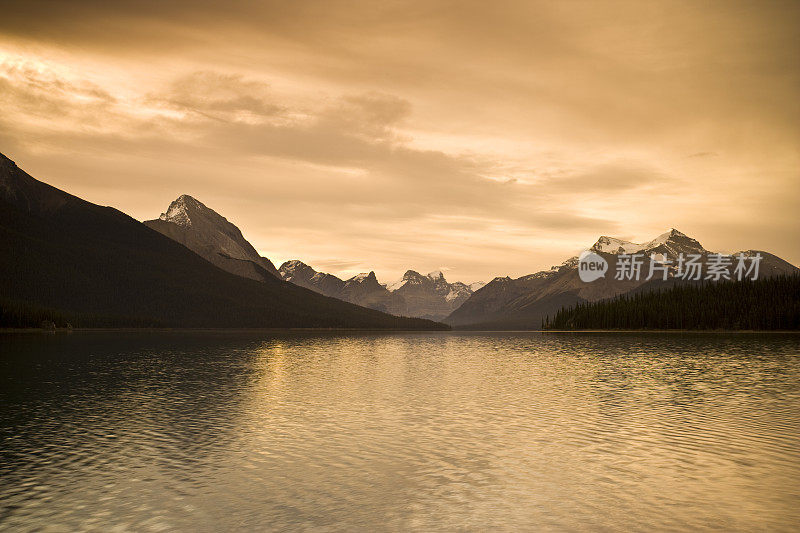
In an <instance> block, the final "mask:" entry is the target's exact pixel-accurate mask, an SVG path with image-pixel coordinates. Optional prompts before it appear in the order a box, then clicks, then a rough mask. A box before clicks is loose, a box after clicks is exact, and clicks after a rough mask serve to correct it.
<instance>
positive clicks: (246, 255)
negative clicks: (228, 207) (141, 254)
mask: <svg viewBox="0 0 800 533" xmlns="http://www.w3.org/2000/svg"><path fill="white" fill-rule="evenodd" d="M144 224H145V225H146V226H148V227H150V228H153V229H154V230H156V231H158V232H160V233H162V234H164V235H166V236H167V237H169V238H170V239H172V240H174V241H177V242H179V243H181V244H183V245H184V246H186V247H187V248H189V249H190V250H192V251H193V252H195V253H196V254H197V255H199V256H201V257H203V258H204V259H206V260H207V261H209V262H211V263H213V264H214V265H216V266H218V267H219V268H221V269H223V270H227V271H228V272H230V273H231V274H236V275H237V276H242V277H245V278H250V279H254V280H257V281H264V280H265V279H267V278H269V277H272V278H278V279H280V274H278V271H277V270H276V269H275V266H274V265H273V264H272V262H271V261H270V260H269V259H267V258H266V257H261V256H260V255H259V253H258V252H257V251H256V249H255V248H253V246H252V245H251V244H250V243H249V242H247V240H246V239H245V238H244V237H243V236H242V232H241V231H240V230H239V228H237V227H236V226H235V225H233V224H232V223H231V222H229V221H228V220H227V219H226V218H225V217H223V216H222V215H220V214H219V213H217V212H216V211H214V210H213V209H211V208H209V207H206V206H205V205H203V203H201V202H199V201H198V200H196V199H194V198H192V197H191V196H189V195H186V194H184V195H181V196H179V197H178V199H177V200H175V201H174V202H172V203H171V204H170V206H169V208H168V209H167V211H166V212H165V213H162V214H161V216H160V217H159V218H157V219H155V220H146V221H145V222H144Z"/></svg>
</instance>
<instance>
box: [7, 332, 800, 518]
mask: <svg viewBox="0 0 800 533" xmlns="http://www.w3.org/2000/svg"><path fill="white" fill-rule="evenodd" d="M197 335H199V334H195V336H194V337H192V336H189V337H185V336H171V337H170V336H167V337H165V338H155V337H152V336H151V337H135V338H126V339H122V340H120V339H113V338H112V339H106V340H105V341H103V342H100V341H98V338H97V337H95V338H93V339H86V338H80V337H76V338H74V339H73V340H70V341H64V342H62V341H60V340H59V339H56V340H55V341H53V340H50V341H47V342H49V343H50V344H48V345H42V344H41V343H38V344H37V342H38V341H37V342H34V341H29V342H28V341H26V342H28V343H27V344H25V343H24V342H21V341H13V342H12V341H8V340H7V339H6V340H5V341H4V344H3V346H4V348H7V350H6V353H15V354H17V355H16V356H11V357H8V358H6V359H4V360H3V362H4V365H5V366H4V367H3V369H4V371H5V372H6V374H4V376H5V377H6V382H9V381H8V380H10V379H11V378H12V375H13V377H14V379H15V380H16V382H20V381H21V382H25V381H26V380H29V383H28V384H27V385H26V386H25V387H17V388H12V389H7V390H6V392H5V393H4V395H3V398H1V399H2V400H3V405H6V406H8V407H7V409H6V410H4V411H3V416H2V418H0V431H2V435H3V436H4V437H9V436H10V437H12V438H10V439H6V440H5V441H4V442H6V444H5V445H4V452H3V454H4V456H3V458H4V462H3V466H2V471H1V472H2V474H3V478H4V479H5V480H7V481H6V482H4V483H3V488H0V503H2V509H4V514H3V515H2V516H3V518H2V520H3V521H2V522H0V526H3V527H9V528H11V527H22V528H33V527H36V526H40V525H43V524H53V523H56V524H63V525H65V526H66V527H70V526H71V527H76V528H80V527H84V526H86V525H87V524H88V525H91V524H104V525H116V526H119V527H128V528H131V529H144V528H148V527H156V526H157V527H162V526H164V527H167V528H176V529H193V530H219V529H253V528H256V529H264V528H266V529H277V530H281V529H307V528H322V529H325V528H330V529H333V530H353V529H369V530H409V529H413V530H454V529H455V530H486V529H493V530H495V529H497V530H520V529H522V530H530V529H539V530H585V529H592V530H595V529H600V530H602V529H611V530H618V529H625V530H641V531H644V530H648V531H649V530H653V529H679V530H684V529H723V530H740V531H749V530H753V529H769V530H787V531H788V530H791V529H792V528H793V527H794V524H796V523H797V521H798V519H800V513H798V511H797V509H798V508H800V505H798V504H800V491H799V490H798V487H800V449H799V447H798V442H799V441H798V437H800V342H799V341H798V338H797V337H795V336H724V335H686V336H679V335H561V336H555V335H540V334H537V333H530V334H513V333H499V334H478V333H465V334H459V333H442V334H412V333H409V334H394V335H391V334H355V333H354V334H347V335H342V334H317V335H309V334H282V335H277V334H270V335H263V334H262V335H260V336H259V335H256V334H249V335H242V336H239V337H237V336H233V335H229V336H222V335H221V336H200V337H198V336H197ZM123 341H124V342H123ZM42 363H46V364H45V365H44V366H43V365H42ZM12 364H13V365H14V366H13V373H12ZM28 367H30V368H28ZM26 368H27V370H25V369H26ZM42 368H44V369H45V370H44V375H41V374H42ZM20 369H22V370H20ZM20 372H21V374H20ZM35 378H36V379H38V381H37V382H36V383H38V384H37V385H31V383H34V382H33V379H35ZM43 378H44V382H45V384H42V380H43ZM12 409H13V413H12ZM108 435H113V437H108ZM35 487H40V488H38V489H36V488H35ZM106 497H108V498H107V499H106Z"/></svg>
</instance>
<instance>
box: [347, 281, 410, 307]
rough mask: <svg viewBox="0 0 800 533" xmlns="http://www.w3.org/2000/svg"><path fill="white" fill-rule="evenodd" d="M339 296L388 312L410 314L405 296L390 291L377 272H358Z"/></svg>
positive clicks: (348, 300)
mask: <svg viewBox="0 0 800 533" xmlns="http://www.w3.org/2000/svg"><path fill="white" fill-rule="evenodd" d="M337 298H341V299H342V300H344V301H346V302H352V303H357V304H358V305H363V306H364V307H369V308H370V309H378V310H381V311H384V312H386V313H391V314H396V315H403V316H408V315H409V310H408V306H407V305H406V302H405V300H404V299H403V297H402V296H399V295H397V294H394V293H392V292H390V291H388V290H387V289H386V287H384V286H383V285H381V284H380V283H378V278H376V277H375V272H369V273H363V274H358V275H356V276H353V277H352V278H350V279H348V280H347V281H345V282H344V286H343V287H342V290H341V291H340V292H339V294H338V295H337Z"/></svg>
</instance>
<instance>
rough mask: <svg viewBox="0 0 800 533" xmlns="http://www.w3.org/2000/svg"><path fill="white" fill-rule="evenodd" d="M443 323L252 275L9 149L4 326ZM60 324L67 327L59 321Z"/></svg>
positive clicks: (4, 186) (0, 266)
mask: <svg viewBox="0 0 800 533" xmlns="http://www.w3.org/2000/svg"><path fill="white" fill-rule="evenodd" d="M42 317H45V318H46V319H48V320H53V321H54V322H56V323H57V325H59V326H61V325H63V322H64V321H70V322H71V323H72V324H73V325H75V326H151V325H152V326H171V327H172V326H174V327H325V328H328V327H347V328H403V329H441V328H444V327H445V326H443V325H441V324H436V323H434V322H431V321H426V320H421V319H407V318H399V317H395V316H390V315H388V314H385V313H381V312H378V311H374V310H370V309H365V308H362V307H358V306H356V305H352V304H349V303H345V302H342V301H340V300H336V299H333V298H327V297H324V296H322V295H319V294H317V293H315V292H312V291H309V290H307V289H304V288H302V287H298V286H295V285H292V284H290V283H286V282H283V281H281V280H279V279H277V278H274V277H272V276H269V277H265V278H264V279H263V280H262V281H255V280H252V279H246V278H243V277H240V276H237V275H234V274H230V273H228V272H225V271H223V270H221V269H219V268H217V267H216V266H214V265H212V264H211V263H209V262H208V261H206V260H205V259H203V258H202V257H200V256H199V255H197V254H196V253H195V252H193V251H191V250H189V249H188V248H186V247H185V246H183V245H181V244H179V243H177V242H175V241H174V240H172V239H170V238H167V237H165V236H164V235H162V234H161V233H159V232H157V231H154V230H152V229H150V228H148V227H147V226H145V225H144V224H142V223H140V222H137V221H136V220H134V219H132V218H131V217H129V216H127V215H125V214H124V213H122V212H120V211H118V210H116V209H113V208H111V207H101V206H98V205H95V204H92V203H89V202H87V201H85V200H82V199H80V198H77V197H75V196H72V195H70V194H68V193H66V192H64V191H61V190H59V189H56V188H55V187H52V186H50V185H47V184H45V183H42V182H40V181H37V180H35V179H34V178H32V177H31V176H29V175H28V174H26V173H25V172H24V171H22V170H20V169H19V168H18V167H17V166H16V165H15V164H14V162H13V161H11V160H10V159H8V158H6V157H5V156H3V155H0V325H4V326H38V325H39V323H40V322H41V320H43V318H42ZM59 321H61V323H60V322H59Z"/></svg>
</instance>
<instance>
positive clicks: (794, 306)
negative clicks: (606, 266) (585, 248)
mask: <svg viewBox="0 0 800 533" xmlns="http://www.w3.org/2000/svg"><path fill="white" fill-rule="evenodd" d="M542 326H543V328H544V329H550V330H570V329H728V330H796V329H800V276H796V275H794V276H775V277H771V278H765V279H759V280H756V281H750V280H748V281H723V282H718V283H711V282H706V283H701V284H696V285H674V286H672V287H671V288H669V289H666V290H656V291H653V292H642V293H636V294H629V295H621V296H618V297H615V298H612V299H609V300H602V301H599V302H593V303H581V304H578V305H576V306H575V307H571V308H564V309H562V310H561V311H559V312H558V313H556V314H555V316H553V317H548V318H547V319H546V320H545V321H544V323H543V325H542Z"/></svg>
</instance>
